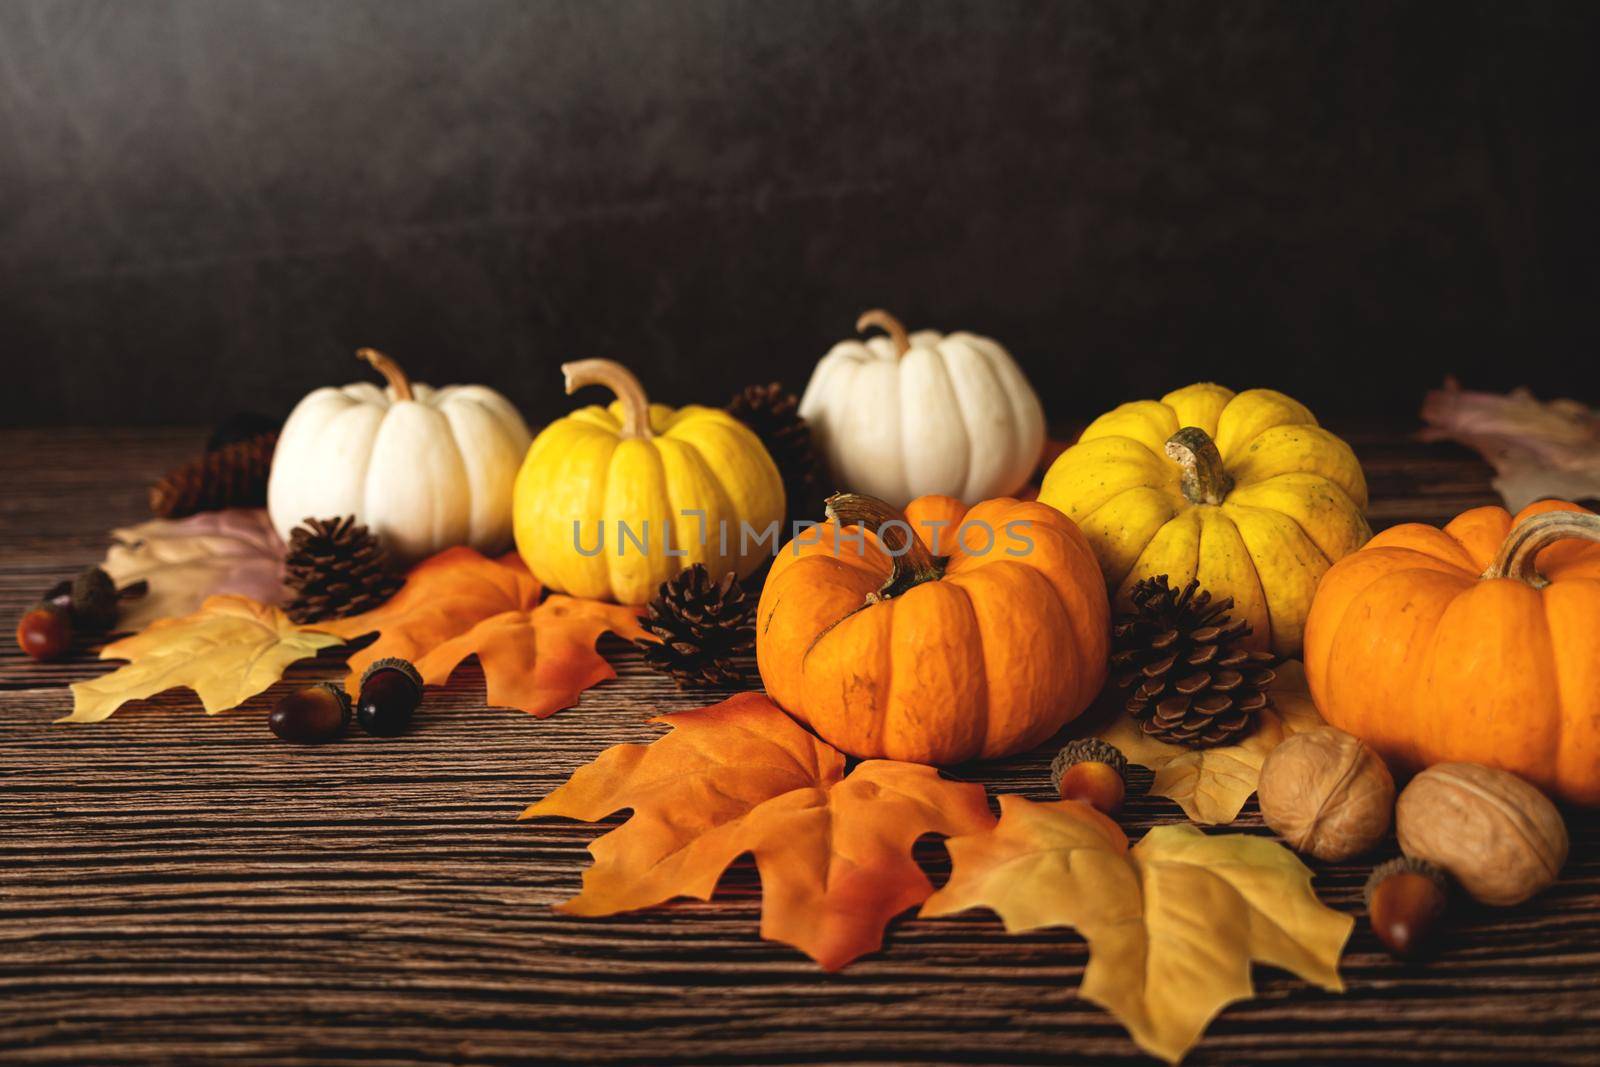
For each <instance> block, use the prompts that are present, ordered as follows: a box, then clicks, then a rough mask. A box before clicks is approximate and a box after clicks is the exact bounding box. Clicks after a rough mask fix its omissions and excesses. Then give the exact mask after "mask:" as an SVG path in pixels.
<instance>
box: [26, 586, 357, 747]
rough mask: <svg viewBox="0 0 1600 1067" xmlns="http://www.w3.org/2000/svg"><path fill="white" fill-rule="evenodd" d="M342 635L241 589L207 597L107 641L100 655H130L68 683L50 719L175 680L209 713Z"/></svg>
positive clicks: (95, 717) (96, 718) (100, 712)
mask: <svg viewBox="0 0 1600 1067" xmlns="http://www.w3.org/2000/svg"><path fill="white" fill-rule="evenodd" d="M343 643H344V639H343V638H341V637H338V636H336V635H334V634H329V633H322V632H320V631H318V630H316V629H313V628H311V627H306V626H296V625H295V624H294V623H292V622H290V621H289V617H288V616H287V615H285V614H284V613H283V612H281V611H279V610H278V609H277V608H275V607H271V606H269V605H266V604H259V603H257V602H256V601H254V600H251V599H250V598H249V597H242V596H214V597H209V598H208V599H207V600H206V601H205V602H204V603H203V604H201V605H200V610H199V611H197V612H195V613H194V614H193V615H185V616H183V617H182V618H177V619H161V620H159V621H157V622H153V623H151V624H150V625H149V626H147V627H145V628H144V629H143V630H141V631H140V632H139V633H136V634H134V635H133V636H132V637H124V638H123V639H122V640H120V641H114V642H112V643H111V644H109V645H107V646H106V647H105V649H104V650H103V651H102V652H101V653H100V658H101V659H126V660H132V661H133V662H131V663H129V664H127V665H126V666H124V667H118V668H117V669H116V670H114V671H112V672H111V673H110V674H105V675H101V676H100V677H99V678H96V679H94V680H93V681H88V682H76V683H74V684H73V686H72V714H71V715H68V716H65V717H64V718H61V719H58V720H56V721H57V722H100V721H102V720H104V719H108V718H110V717H111V713H112V712H114V711H116V710H117V709H118V708H120V707H121V706H122V705H123V704H126V703H127V702H128V701H130V700H142V699H144V698H145V697H149V696H154V695H155V694H157V693H161V692H165V691H166V690H168V689H174V688H176V687H178V686H187V687H188V688H190V689H193V690H194V691H195V694H196V695H197V696H198V697H199V698H200V703H201V705H202V706H203V707H204V708H205V709H206V714H207V715H215V714H217V712H219V711H227V710H228V709H229V708H236V707H238V706H239V705H240V704H243V703H244V702H245V701H246V700H249V699H250V698H251V697H253V696H255V695H256V694H257V693H259V692H262V691H263V690H265V689H267V688H268V687H269V686H271V685H272V683H274V682H276V681H277V680H278V679H280V678H281V677H283V672H284V670H285V669H286V668H287V667H288V666H289V664H291V663H293V662H294V661H295V660H299V659H305V658H306V657H307V656H315V655H316V654H317V651H318V650H319V649H323V648H328V647H330V646H332V645H339V644H343Z"/></svg>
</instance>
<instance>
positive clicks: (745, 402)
mask: <svg viewBox="0 0 1600 1067" xmlns="http://www.w3.org/2000/svg"><path fill="white" fill-rule="evenodd" d="M728 414H730V415H732V416H733V417H734V418H736V419H738V420H739V421H740V422H742V423H744V424H745V425H746V426H748V427H750V429H751V430H752V431H754V432H755V435H756V436H757V437H759V438H761V443H762V444H763V445H765V446H766V449H767V454H768V455H770V456H771V457H772V462H773V463H774V464H776V465H777V468H778V473H779V474H780V475H782V477H783V492H784V496H785V498H786V499H787V501H788V507H787V510H788V518H789V519H790V520H791V521H792V520H794V519H816V520H818V521H821V519H822V498H823V496H824V495H825V494H824V491H823V486H822V480H823V479H822V459H821V457H820V456H819V455H818V454H817V449H816V445H815V444H814V442H813V441H812V439H811V427H810V426H809V425H807V423H806V420H805V419H803V418H801V417H800V401H799V400H798V399H796V397H795V395H794V394H793V393H791V392H789V391H788V390H787V389H785V388H784V387H783V383H781V382H771V383H769V384H767V385H751V386H747V387H746V388H745V389H743V390H741V391H740V392H739V394H738V395H737V396H735V397H734V398H733V399H732V400H731V401H730V402H729V403H728Z"/></svg>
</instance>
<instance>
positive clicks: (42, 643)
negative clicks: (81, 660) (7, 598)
mask: <svg viewBox="0 0 1600 1067" xmlns="http://www.w3.org/2000/svg"><path fill="white" fill-rule="evenodd" d="M17 647H18V648H20V649H22V651H24V652H26V653H27V654H28V655H30V656H32V657H33V658H34V659H36V660H39V661H40V662H44V661H46V660H53V659H60V658H61V657H62V656H64V655H66V654H67V650H68V649H69V648H71V647H72V618H71V616H70V615H68V614H67V612H66V610H65V609H64V608H62V607H60V606H59V605H56V604H53V603H51V602H49V601H46V600H41V601H39V603H37V604H35V605H34V606H33V607H31V608H29V609H28V612H27V614H25V615H23V616H22V620H21V621H20V622H18V623H17Z"/></svg>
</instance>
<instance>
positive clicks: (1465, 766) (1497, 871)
mask: <svg viewBox="0 0 1600 1067" xmlns="http://www.w3.org/2000/svg"><path fill="white" fill-rule="evenodd" d="M1395 825H1396V829H1397V830H1398V831H1399V835H1400V848H1401V851H1403V852H1404V853H1405V854H1406V855H1408V856H1411V857H1413V858H1415V859H1423V860H1427V861H1429V862H1430V863H1434V864H1437V865H1438V866H1440V867H1443V868H1444V869H1445V870H1446V871H1449V872H1450V874H1451V875H1453V876H1454V877H1455V880H1456V881H1458V882H1460V883H1461V888H1462V889H1465V890H1466V891H1467V893H1468V894H1470V895H1471V896H1472V897H1473V898H1474V899H1475V900H1478V901H1479V902H1481V903H1484V904H1498V905H1509V904H1520V903H1522V902H1523V901H1524V900H1527V899H1528V898H1529V897H1531V896H1533V895H1534V894H1535V893H1537V892H1539V891H1540V890H1541V889H1544V888H1545V887H1546V886H1548V885H1549V884H1550V883H1551V882H1554V881H1555V880H1556V874H1557V873H1558V872H1559V871H1560V870H1561V865H1562V864H1563V863H1565V862H1566V861H1567V828H1566V825H1565V824H1564V823H1563V822H1562V821H1561V813H1560V812H1558V811H1557V810H1556V806H1555V805H1554V804H1552V803H1550V800H1549V799H1548V798H1547V797H1546V796H1545V795H1544V794H1543V793H1541V792H1539V790H1537V789H1535V788H1534V787H1533V786H1531V785H1529V784H1528V783H1527V782H1525V781H1523V780H1522V779H1521V778H1518V777H1517V776H1516V775H1514V774H1511V773H1509V772H1507V771H1499V770H1494V769H1492V768H1489V767H1480V766H1478V765H1477V764H1475V763H1441V764H1438V765H1437V766H1434V767H1429V768H1428V769H1427V770H1425V771H1423V772H1422V773H1421V774H1419V775H1417V776H1416V777H1415V778H1413V779H1412V780H1411V784H1410V785H1408V786H1406V789H1405V792H1403V793H1401V794H1400V803H1399V806H1398V808H1397V809H1396V815H1395Z"/></svg>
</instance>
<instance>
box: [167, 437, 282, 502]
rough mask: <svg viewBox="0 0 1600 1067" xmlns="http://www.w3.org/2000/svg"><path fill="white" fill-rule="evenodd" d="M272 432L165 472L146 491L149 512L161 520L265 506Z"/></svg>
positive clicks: (275, 439)
mask: <svg viewBox="0 0 1600 1067" xmlns="http://www.w3.org/2000/svg"><path fill="white" fill-rule="evenodd" d="M277 444H278V435H277V433H276V432H272V433H264V434H258V435H256V436H255V437H252V438H250V439H249V440H248V441H238V442H235V443H234V444H231V445H224V446H222V447H221V448H219V449H217V450H216V451H215V452H207V453H206V454H205V455H203V456H200V457H199V458H197V459H193V460H190V461H189V462H188V463H185V464H184V465H183V466H181V467H179V468H177V469H176V470H173V471H169V472H168V473H167V476H166V477H164V478H162V479H161V480H160V481H159V482H157V483H156V484H155V485H153V486H151V487H150V510H151V511H152V512H153V513H155V514H156V515H158V516H160V517H161V518H163V519H180V518H182V517H183V516H185V515H193V514H195V513H197V512H201V511H220V510H221V509H223V508H259V507H263V506H265V504H266V502H267V475H268V474H270V473H271V471H272V452H273V449H274V448H276V447H277Z"/></svg>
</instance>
